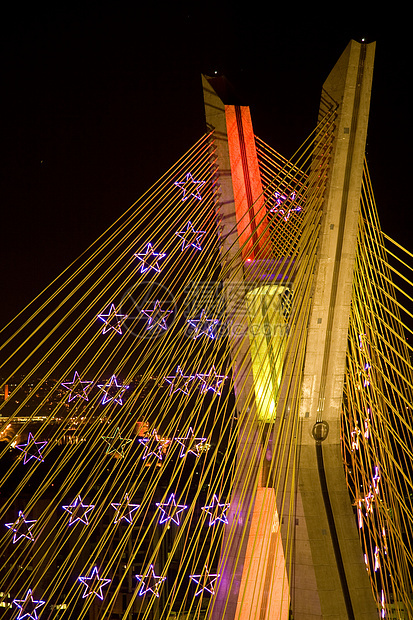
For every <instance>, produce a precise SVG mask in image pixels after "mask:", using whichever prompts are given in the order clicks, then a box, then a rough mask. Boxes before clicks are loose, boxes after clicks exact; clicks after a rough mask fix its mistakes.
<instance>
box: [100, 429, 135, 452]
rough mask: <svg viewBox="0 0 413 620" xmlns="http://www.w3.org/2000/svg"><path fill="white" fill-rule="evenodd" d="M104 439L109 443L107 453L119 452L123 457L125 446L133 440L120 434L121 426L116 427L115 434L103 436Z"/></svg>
mask: <svg viewBox="0 0 413 620" xmlns="http://www.w3.org/2000/svg"><path fill="white" fill-rule="evenodd" d="M102 439H103V441H106V443H108V444H109V445H108V448H107V450H106V454H113V453H115V454H116V453H117V454H119V455H120V456H121V457H123V456H125V453H124V451H123V449H124V448H125V446H127V445H129V444H130V442H131V441H132V439H125V438H124V437H121V436H120V429H119V427H118V428H117V429H116V431H115V434H114V435H112V436H111V437H102Z"/></svg>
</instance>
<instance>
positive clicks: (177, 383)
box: [165, 366, 196, 394]
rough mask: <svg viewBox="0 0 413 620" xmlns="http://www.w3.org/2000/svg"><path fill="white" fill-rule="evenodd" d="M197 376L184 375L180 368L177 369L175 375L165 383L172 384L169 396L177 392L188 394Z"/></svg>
mask: <svg viewBox="0 0 413 620" xmlns="http://www.w3.org/2000/svg"><path fill="white" fill-rule="evenodd" d="M195 377H196V375H184V374H183V372H182V369H181V367H180V366H178V367H177V369H176V373H175V375H170V376H169V377H165V381H167V382H168V383H170V384H171V387H170V388H169V394H175V392H183V393H184V394H188V392H189V384H190V383H191V381H193V380H194V379H195Z"/></svg>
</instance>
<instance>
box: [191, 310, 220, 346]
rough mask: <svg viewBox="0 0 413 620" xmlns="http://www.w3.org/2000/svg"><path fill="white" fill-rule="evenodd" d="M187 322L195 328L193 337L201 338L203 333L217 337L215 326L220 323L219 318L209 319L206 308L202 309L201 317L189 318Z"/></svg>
mask: <svg viewBox="0 0 413 620" xmlns="http://www.w3.org/2000/svg"><path fill="white" fill-rule="evenodd" d="M187 322H188V323H189V324H190V326H191V327H193V328H194V333H193V337H194V339H195V338H199V336H202V334H205V336H209V337H210V338H215V332H214V327H215V325H217V324H218V323H219V320H218V319H207V316H206V312H205V310H201V316H200V318H199V319H188V320H187Z"/></svg>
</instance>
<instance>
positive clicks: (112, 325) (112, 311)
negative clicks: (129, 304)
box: [98, 304, 128, 334]
mask: <svg viewBox="0 0 413 620" xmlns="http://www.w3.org/2000/svg"><path fill="white" fill-rule="evenodd" d="M127 318H128V315H127V314H118V313H117V311H116V307H115V304H111V305H110V307H109V312H108V313H107V314H98V319H100V320H101V321H103V322H104V323H105V325H104V326H103V330H102V333H103V334H106V332H108V331H110V330H111V329H113V330H114V331H115V332H116V333H118V334H122V329H121V327H122V324H123V323H124V322H125V321H126V319H127Z"/></svg>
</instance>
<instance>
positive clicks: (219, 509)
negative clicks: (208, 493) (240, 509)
mask: <svg viewBox="0 0 413 620" xmlns="http://www.w3.org/2000/svg"><path fill="white" fill-rule="evenodd" d="M228 508H229V504H220V503H219V499H218V497H217V496H216V495H214V497H213V498H212V504H211V505H210V506H203V507H202V508H201V510H205V512H206V513H208V514H209V525H214V523H215V522H216V521H222V523H228V519H227V515H226V514H225V513H226V512H227V510H228Z"/></svg>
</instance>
